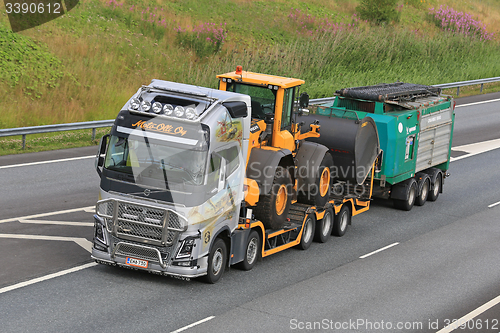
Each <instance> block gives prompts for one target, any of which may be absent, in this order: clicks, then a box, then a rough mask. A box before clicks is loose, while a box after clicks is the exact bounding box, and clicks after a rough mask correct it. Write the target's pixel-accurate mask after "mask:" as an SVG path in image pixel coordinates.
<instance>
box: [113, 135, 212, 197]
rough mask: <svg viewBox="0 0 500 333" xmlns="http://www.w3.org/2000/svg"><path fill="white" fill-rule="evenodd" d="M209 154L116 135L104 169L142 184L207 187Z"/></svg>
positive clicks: (166, 186) (203, 151)
mask: <svg viewBox="0 0 500 333" xmlns="http://www.w3.org/2000/svg"><path fill="white" fill-rule="evenodd" d="M206 160H207V151H206V150H189V149H185V148H184V149H181V148H176V147H172V146H168V145H166V144H165V143H162V144H161V143H154V142H150V141H149V140H148V139H147V138H144V137H135V136H129V137H128V138H127V137H120V136H117V135H113V136H112V137H111V139H110V142H109V148H108V151H107V153H106V159H105V162H104V167H105V168H106V169H108V170H112V171H117V172H121V173H125V174H129V175H133V176H134V179H135V183H136V184H138V185H146V184H151V182H152V181H153V182H154V183H155V185H156V187H160V188H168V184H169V183H182V184H188V185H203V183H204V179H205V169H206Z"/></svg>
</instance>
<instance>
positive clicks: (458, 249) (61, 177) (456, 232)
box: [0, 94, 500, 332]
mask: <svg viewBox="0 0 500 333" xmlns="http://www.w3.org/2000/svg"><path fill="white" fill-rule="evenodd" d="M488 97H489V98H500V94H494V95H490V96H488ZM475 98H477V97H474V98H469V99H467V100H466V99H463V100H459V101H458V103H457V105H461V104H462V105H464V104H469V103H476V102H479V101H476V100H474V99H475ZM482 98H483V99H484V96H482ZM499 111H500V102H494V103H486V104H474V105H469V106H462V107H458V108H457V109H456V114H457V116H456V126H455V133H454V146H463V145H466V144H471V143H477V142H483V141H487V140H494V139H499V138H500V131H498V128H499V126H500V117H498V116H497V115H498V112H499ZM95 150H96V148H95V147H91V148H82V149H77V150H63V151H58V152H49V153H39V154H26V155H22V156H6V157H0V184H2V187H1V188H0V207H2V213H3V214H2V217H1V219H0V251H1V253H2V256H1V257H0V265H1V266H2V267H3V269H2V270H0V323H2V331H6V332H70V331H71V332H93V331H96V330H103V331H108V330H113V331H117V330H119V331H128V332H136V331H142V332H150V331H161V332H169V331H174V330H177V329H179V328H183V327H186V325H190V324H192V323H196V322H198V321H199V320H204V319H205V320H206V322H203V323H200V324H199V325H197V326H194V327H192V328H190V329H189V330H187V331H193V332H198V331H203V332H207V331H208V332H211V331H218V332H234V331H240V332H264V331H266V332H267V331H276V332H287V331H290V330H301V328H304V330H305V328H308V327H307V325H314V323H315V322H318V321H320V322H321V323H322V324H325V323H333V325H334V326H333V329H331V330H332V331H338V332H344V331H352V332H371V331H374V332H375V331H379V332H380V331H388V327H387V326H386V327H384V328H385V330H384V329H382V327H381V326H380V325H382V321H383V322H384V323H385V324H387V323H391V324H393V325H395V324H396V323H403V324H407V323H421V325H422V326H421V327H420V326H418V327H416V326H413V327H412V328H410V329H408V330H407V329H406V328H404V329H399V330H393V331H400V332H402V331H404V332H406V331H408V332H411V331H415V332H427V331H432V332H436V331H438V330H439V329H441V328H443V326H444V324H445V323H446V321H447V320H452V319H458V318H461V317H462V316H464V315H465V314H467V313H469V312H470V311H472V310H474V309H476V308H477V307H479V306H481V305H483V304H485V303H486V302H488V301H490V300H491V299H493V298H495V297H496V296H498V295H500V284H499V283H498V281H499V277H500V265H498V258H499V254H500V247H499V245H498V244H500V242H499V239H500V229H499V228H498V215H499V213H500V205H498V206H494V207H492V208H488V205H491V204H494V203H496V202H499V201H500V191H499V185H500V181H499V179H500V177H499V176H500V171H499V168H498V167H497V165H498V164H499V163H500V151H499V150H492V151H490V152H486V153H482V154H478V155H475V156H472V157H469V158H463V159H461V160H457V161H454V162H453V163H452V164H451V168H450V173H451V174H452V176H451V177H450V178H448V179H447V180H446V183H445V187H444V189H445V192H444V193H443V194H441V196H440V197H439V199H438V201H436V202H433V203H431V202H428V203H426V204H425V205H424V206H423V207H414V209H413V210H412V211H411V212H402V211H397V210H394V209H393V208H392V205H391V203H389V202H386V201H380V200H377V201H375V203H374V205H373V206H372V208H371V210H370V211H369V212H367V213H364V214H361V215H359V216H357V217H355V218H354V219H353V225H352V226H351V227H350V228H349V230H348V232H347V234H346V235H345V236H344V237H342V238H334V237H332V238H331V239H330V241H329V242H328V243H325V244H318V243H313V244H312V246H311V248H310V249H309V250H308V251H299V250H294V249H291V250H288V251H284V252H282V253H278V254H276V255H273V256H271V257H267V258H265V259H264V260H262V261H260V262H259V263H258V264H257V265H256V267H255V268H254V269H253V270H252V271H250V272H242V271H239V270H236V269H231V270H230V271H228V272H226V274H225V275H224V276H223V278H222V280H221V281H220V282H219V283H218V284H216V285H207V284H204V283H202V282H200V281H197V280H194V281H190V282H186V281H180V280H176V279H173V278H168V277H162V276H155V275H151V274H147V273H143V272H137V271H129V270H125V269H121V268H114V267H108V266H100V265H93V264H90V265H89V266H90V267H88V268H83V269H80V270H78V271H75V272H72V273H68V274H65V275H61V276H58V277H55V278H50V279H46V280H44V281H42V282H38V283H32V282H33V279H36V278H42V279H43V278H44V277H47V275H48V274H51V273H55V274H57V273H58V272H61V271H64V270H66V269H71V268H75V267H76V268H81V266H82V265H84V264H87V263H90V262H91V261H90V258H89V252H88V249H89V243H90V240H91V239H92V227H91V226H90V225H91V224H90V223H91V222H92V213H91V207H92V206H93V205H94V204H95V201H96V199H97V193H98V177H97V174H96V173H95V170H94V167H93V164H94V161H93V159H92V158H83V159H76V160H66V159H68V158H77V157H79V156H83V157H86V156H91V155H94V153H95ZM463 154H466V152H465V153H464V151H463V150H462V151H457V152H454V156H463ZM54 159H58V160H64V161H60V162H54V163H44V164H35V165H23V166H12V165H18V164H24V163H32V162H38V161H51V160H54ZM54 212H56V213H55V214H52V213H54ZM57 212H59V213H57ZM395 243H398V244H397V245H394V246H392V247H391V248H388V249H387V250H385V251H381V252H379V253H376V254H373V255H371V256H369V257H366V258H364V259H360V257H361V256H363V255H366V254H369V253H371V252H373V251H375V250H377V249H380V248H383V247H386V246H388V245H392V244H395ZM49 277H50V276H49ZM21 285H22V287H20V286H21ZM499 313H500V309H499V306H498V305H497V306H494V307H492V308H491V309H490V310H488V311H487V312H485V313H484V314H482V315H480V316H478V317H476V320H479V319H481V321H482V324H483V325H482V326H483V328H484V327H485V326H486V325H484V324H485V323H486V320H488V323H489V329H488V330H483V329H481V330H479V329H478V327H477V326H475V327H473V328H472V330H469V331H470V332H479V331H485V332H499V331H500V323H498V319H500V316H499ZM495 319H496V320H497V325H496V326H495V325H494V324H495V322H494V320H495ZM323 320H327V322H323ZM358 320H364V323H365V324H366V325H368V324H369V323H371V324H372V326H371V327H367V326H365V327H363V326H356V327H353V326H352V325H351V326H350V327H347V328H341V329H339V330H337V329H336V327H335V325H336V324H337V323H338V324H344V323H346V322H349V323H350V322H351V321H356V324H362V322H358ZM434 324H437V325H434ZM377 325H378V326H377ZM494 327H496V330H494V329H493V330H491V329H490V328H494ZM317 328H318V327H317ZM320 328H325V327H320ZM328 328H330V327H328ZM313 330H314V329H313ZM313 330H309V331H313ZM328 330H330V329H328ZM459 331H463V330H459Z"/></svg>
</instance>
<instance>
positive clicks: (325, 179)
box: [300, 152, 333, 208]
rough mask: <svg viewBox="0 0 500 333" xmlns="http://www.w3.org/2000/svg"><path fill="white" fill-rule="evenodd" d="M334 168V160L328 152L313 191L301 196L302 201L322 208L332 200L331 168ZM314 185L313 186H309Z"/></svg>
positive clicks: (319, 169) (309, 190)
mask: <svg viewBox="0 0 500 333" xmlns="http://www.w3.org/2000/svg"><path fill="white" fill-rule="evenodd" d="M332 167H333V158H332V155H330V154H329V153H328V152H327V153H326V154H325V156H324V157H323V160H321V164H320V166H319V168H318V173H317V175H316V177H317V178H316V182H315V183H314V187H313V188H312V189H309V188H308V189H307V191H305V192H304V193H301V195H300V199H301V200H300V201H302V202H304V203H308V204H311V205H314V206H316V207H319V208H322V207H324V206H325V205H326V203H327V202H328V199H329V198H330V190H331V168H332ZM310 185H313V184H309V186H310Z"/></svg>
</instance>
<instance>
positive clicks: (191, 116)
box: [186, 108, 196, 120]
mask: <svg viewBox="0 0 500 333" xmlns="http://www.w3.org/2000/svg"><path fill="white" fill-rule="evenodd" d="M186 118H187V119H189V120H193V119H194V118H196V112H195V111H194V109H193V108H187V109H186Z"/></svg>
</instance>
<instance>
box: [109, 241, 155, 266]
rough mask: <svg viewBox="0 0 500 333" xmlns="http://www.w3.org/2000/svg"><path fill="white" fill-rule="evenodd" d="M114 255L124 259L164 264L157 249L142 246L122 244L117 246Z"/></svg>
mask: <svg viewBox="0 0 500 333" xmlns="http://www.w3.org/2000/svg"><path fill="white" fill-rule="evenodd" d="M114 254H115V255H118V256H123V257H134V258H138V259H144V260H147V261H154V262H162V258H161V255H160V251H158V250H157V249H155V248H151V247H145V246H140V245H139V246H138V245H134V244H128V243H122V242H120V243H118V244H117V245H116V248H115V251H114Z"/></svg>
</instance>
